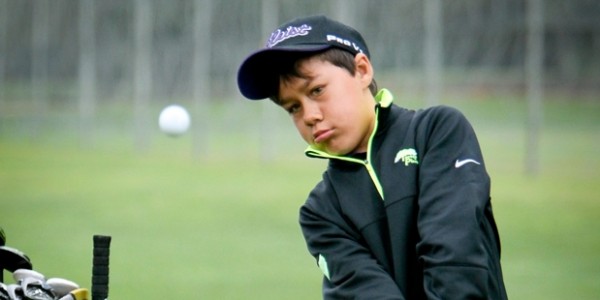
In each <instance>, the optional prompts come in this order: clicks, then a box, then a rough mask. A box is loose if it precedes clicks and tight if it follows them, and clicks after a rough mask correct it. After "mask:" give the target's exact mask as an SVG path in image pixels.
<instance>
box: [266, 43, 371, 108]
mask: <svg viewBox="0 0 600 300" xmlns="http://www.w3.org/2000/svg"><path fill="white" fill-rule="evenodd" d="M308 58H317V59H319V60H321V61H326V62H329V63H331V64H332V65H334V66H337V67H340V68H342V69H346V70H347V71H348V72H350V75H352V76H354V74H355V72H356V64H355V63H354V55H353V54H352V53H350V52H348V51H345V50H342V49H338V48H329V49H327V50H324V51H321V52H316V53H315V52H309V53H303V52H300V53H295V54H293V55H292V54H288V55H287V57H286V59H281V60H280V61H278V68H277V70H276V71H275V72H276V74H277V76H278V77H279V81H282V80H284V81H286V80H289V79H291V78H294V77H296V78H305V77H306V76H305V75H304V74H302V73H300V70H299V66H300V63H301V62H303V61H304V60H306V59H308ZM369 90H370V91H371V94H373V96H375V95H376V94H377V82H375V79H373V80H372V81H371V84H370V85H369ZM278 94H279V85H277V88H276V89H275V95H272V96H271V97H269V98H270V99H271V100H273V101H274V102H275V103H278V99H277V95H278Z"/></svg>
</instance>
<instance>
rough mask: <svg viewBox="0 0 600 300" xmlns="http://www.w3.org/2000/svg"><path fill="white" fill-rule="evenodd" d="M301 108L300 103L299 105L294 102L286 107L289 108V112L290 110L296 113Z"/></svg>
mask: <svg viewBox="0 0 600 300" xmlns="http://www.w3.org/2000/svg"><path fill="white" fill-rule="evenodd" d="M299 109H300V105H298V104H292V105H289V106H287V107H285V110H287V112H288V113H289V114H294V113H296V112H297V111H298V110H299Z"/></svg>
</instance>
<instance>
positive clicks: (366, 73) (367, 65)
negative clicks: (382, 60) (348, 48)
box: [354, 53, 373, 88]
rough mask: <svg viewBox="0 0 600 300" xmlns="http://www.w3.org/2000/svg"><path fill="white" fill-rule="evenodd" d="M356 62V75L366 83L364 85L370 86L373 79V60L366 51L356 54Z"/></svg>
mask: <svg viewBox="0 0 600 300" xmlns="http://www.w3.org/2000/svg"><path fill="white" fill-rule="evenodd" d="M354 64H355V65H356V75H357V76H359V78H360V80H361V82H362V83H364V87H366V88H368V87H369V85H370V84H371V82H372V81H373V66H372V65H371V61H370V60H369V58H368V57H367V56H366V55H365V54H364V53H358V54H356V56H354Z"/></svg>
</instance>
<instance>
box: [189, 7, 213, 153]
mask: <svg viewBox="0 0 600 300" xmlns="http://www.w3.org/2000/svg"><path fill="white" fill-rule="evenodd" d="M211 30H212V0H196V1H194V28H193V34H194V61H193V69H192V78H193V84H192V86H193V90H192V97H193V99H194V108H193V116H194V118H192V126H193V128H194V130H193V134H194V136H193V139H194V141H193V152H194V155H195V156H199V157H201V156H206V155H207V154H208V133H209V132H210V131H209V126H210V122H209V118H210V112H209V104H210V103H209V100H210V97H211V91H210V86H211V84H210V59H211V48H212V46H211V39H210V33H211Z"/></svg>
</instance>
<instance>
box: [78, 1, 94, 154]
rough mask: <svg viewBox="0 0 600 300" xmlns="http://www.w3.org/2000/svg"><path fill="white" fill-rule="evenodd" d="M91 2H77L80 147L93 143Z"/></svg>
mask: <svg viewBox="0 0 600 300" xmlns="http://www.w3.org/2000/svg"><path fill="white" fill-rule="evenodd" d="M95 22H96V18H95V13H94V1H93V0H81V1H80V2H79V124H80V126H79V130H80V132H79V134H80V140H81V144H82V145H86V146H89V145H91V144H92V143H93V135H94V132H93V126H94V116H95V110H96V99H95V98H96V59H95V56H96V52H95V49H96V44H95V42H96V39H95V30H94V28H95Z"/></svg>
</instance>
